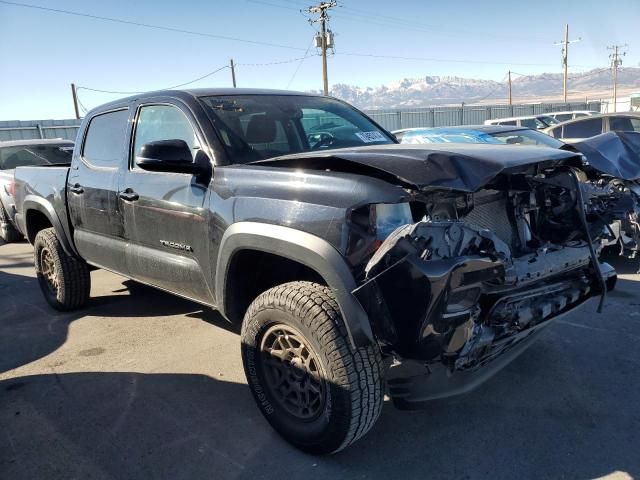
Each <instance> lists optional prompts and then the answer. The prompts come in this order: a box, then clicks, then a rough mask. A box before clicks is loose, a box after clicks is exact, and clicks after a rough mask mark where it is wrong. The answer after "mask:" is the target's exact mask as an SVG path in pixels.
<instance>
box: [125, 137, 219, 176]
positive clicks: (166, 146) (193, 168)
mask: <svg viewBox="0 0 640 480" xmlns="http://www.w3.org/2000/svg"><path fill="white" fill-rule="evenodd" d="M136 165H138V167H140V168H142V169H143V170H148V171H150V172H171V173H191V174H192V175H198V176H202V175H206V174H209V173H210V171H211V164H210V162H209V157H207V155H206V154H205V153H204V152H202V151H199V152H198V153H197V154H196V158H195V159H194V158H193V156H192V155H191V149H190V148H189V145H187V142H185V141H184V140H178V139H174V140H158V141H157V142H149V143H145V144H144V145H142V148H141V150H140V154H139V155H138V156H136Z"/></svg>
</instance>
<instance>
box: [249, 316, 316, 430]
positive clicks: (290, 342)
mask: <svg viewBox="0 0 640 480" xmlns="http://www.w3.org/2000/svg"><path fill="white" fill-rule="evenodd" d="M260 352H261V354H262V356H263V359H264V373H265V376H266V380H267V382H266V383H267V388H268V389H269V390H270V392H271V395H272V396H273V398H274V400H276V401H277V402H278V404H279V405H280V406H281V407H282V408H283V409H284V410H286V411H287V412H288V413H289V414H291V415H293V416H294V417H296V418H298V419H300V420H305V421H312V420H314V419H316V418H317V417H318V416H319V415H320V414H321V413H322V411H323V410H324V407H325V400H326V394H327V386H326V382H325V380H323V379H322V375H321V372H320V362H319V361H318V358H317V356H316V354H315V352H314V351H313V350H312V349H311V348H310V347H309V344H308V342H307V341H306V340H305V338H304V337H303V336H302V334H301V333H300V332H298V331H297V330H296V329H294V328H292V327H290V326H288V325H284V324H277V325H274V326H272V327H270V328H269V329H268V330H267V331H266V332H265V333H264V335H263V337H262V341H261V342H260Z"/></svg>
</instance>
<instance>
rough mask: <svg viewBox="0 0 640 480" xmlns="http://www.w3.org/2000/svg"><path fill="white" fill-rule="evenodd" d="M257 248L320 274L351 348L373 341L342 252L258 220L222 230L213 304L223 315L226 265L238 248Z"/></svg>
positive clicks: (371, 332) (323, 243)
mask: <svg viewBox="0 0 640 480" xmlns="http://www.w3.org/2000/svg"><path fill="white" fill-rule="evenodd" d="M246 249H250V250H258V251H263V252H267V253H272V254H275V255H279V256H281V257H284V258H287V259H289V260H293V261H296V262H298V263H301V264H303V265H305V266H307V267H309V268H311V269H312V270H314V271H315V272H316V273H318V275H320V276H321V277H322V278H323V279H324V281H325V282H326V283H327V285H328V286H329V288H331V290H332V291H333V293H334V294H335V296H336V300H337V302H338V306H339V308H340V312H341V313H342V318H343V319H344V322H345V326H346V328H347V332H348V334H349V339H350V341H351V342H352V344H353V345H354V346H355V347H360V346H364V345H368V344H371V343H373V342H374V336H373V331H372V330H371V324H370V323H369V317H368V316H367V313H366V312H365V310H364V309H363V308H362V305H361V304H360V302H359V301H358V300H357V299H356V297H355V296H354V295H353V294H352V293H351V292H353V290H355V289H356V288H357V285H356V282H355V280H354V278H353V275H352V274H351V270H350V269H349V267H348V265H347V263H346V262H345V260H344V258H343V257H342V255H341V254H340V253H339V252H338V251H337V250H336V249H335V248H334V247H333V246H332V245H331V244H329V242H327V241H326V240H323V239H322V238H320V237H317V236H315V235H312V234H310V233H306V232H301V231H300V230H295V229H293V228H289V227H283V226H279V225H270V224H265V223H258V222H238V223H234V224H233V225H231V226H230V227H229V228H227V230H226V231H225V233H224V235H223V236H222V241H221V242H220V248H219V250H218V261H217V266H216V277H215V287H216V303H217V305H218V307H219V309H220V312H221V313H222V315H224V316H226V315H225V298H226V294H227V292H226V285H227V275H228V273H229V266H230V264H231V260H232V258H233V256H234V254H235V253H237V252H239V251H240V250H246Z"/></svg>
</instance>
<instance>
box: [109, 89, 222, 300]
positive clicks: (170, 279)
mask: <svg viewBox="0 0 640 480" xmlns="http://www.w3.org/2000/svg"><path fill="white" fill-rule="evenodd" d="M176 139H178V140H184V141H185V142H186V143H187V145H189V147H190V148H191V151H192V155H193V156H194V157H195V154H196V153H197V151H198V150H199V149H200V148H201V145H204V143H203V135H202V133H201V132H200V129H199V127H198V124H197V121H196V119H195V117H194V116H193V115H192V114H191V112H190V111H189V109H188V108H187V107H186V106H184V105H182V104H181V103H180V102H174V101H173V100H171V99H164V100H162V102H161V103H141V104H139V105H138V106H137V109H136V115H135V127H134V132H133V138H132V141H131V147H130V153H129V162H128V168H127V170H126V172H125V174H124V176H123V179H122V182H121V184H120V192H119V208H120V209H121V211H122V212H123V218H124V229H125V233H126V237H127V240H128V241H129V242H130V246H129V249H128V250H127V264H128V269H129V272H130V275H131V276H132V278H134V279H137V280H140V281H143V282H145V283H148V284H151V285H154V286H157V287H160V288H162V289H165V290H168V291H171V292H173V293H177V294H179V295H183V296H185V297H188V298H192V299H194V300H198V301H201V302H204V303H212V295H211V293H210V291H209V288H208V286H207V282H206V281H205V274H204V272H203V269H202V268H201V266H202V265H207V262H208V258H209V242H208V239H209V236H208V221H209V209H208V201H209V200H208V192H209V189H208V185H202V184H200V183H198V181H196V178H195V177H194V176H193V175H192V174H186V173H167V172H150V171H146V170H142V169H141V168H139V167H138V166H137V165H136V161H135V158H136V155H137V154H139V153H140V150H141V148H142V146H143V145H144V144H145V143H149V142H154V141H160V140H176Z"/></svg>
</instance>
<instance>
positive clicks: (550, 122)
mask: <svg viewBox="0 0 640 480" xmlns="http://www.w3.org/2000/svg"><path fill="white" fill-rule="evenodd" d="M536 118H537V119H538V120H540V121H541V122H544V123H546V124H547V126H549V127H550V126H551V125H557V124H558V123H560V122H559V121H558V120H556V119H555V118H553V117H550V116H549V115H540V116H539V117H536Z"/></svg>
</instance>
